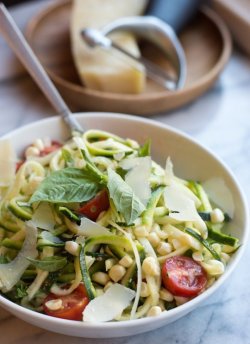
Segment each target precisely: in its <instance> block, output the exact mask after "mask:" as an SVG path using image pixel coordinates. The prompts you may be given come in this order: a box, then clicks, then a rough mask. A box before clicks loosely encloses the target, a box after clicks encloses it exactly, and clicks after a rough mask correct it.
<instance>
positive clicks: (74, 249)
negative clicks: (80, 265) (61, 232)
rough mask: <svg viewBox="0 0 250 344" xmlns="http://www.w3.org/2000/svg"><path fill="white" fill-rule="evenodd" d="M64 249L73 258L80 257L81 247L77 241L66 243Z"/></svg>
mask: <svg viewBox="0 0 250 344" xmlns="http://www.w3.org/2000/svg"><path fill="white" fill-rule="evenodd" d="M64 248H65V250H66V251H67V252H69V253H70V254H72V256H78V254H79V245H78V244H77V243H76V242H75V241H66V243H65V246H64Z"/></svg>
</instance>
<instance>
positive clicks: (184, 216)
mask: <svg viewBox="0 0 250 344" xmlns="http://www.w3.org/2000/svg"><path fill="white" fill-rule="evenodd" d="M41 140H42V139H41ZM42 142H43V140H42ZM44 144H45V143H44ZM34 146H35V143H33V144H32V145H31V147H34ZM149 148H150V144H149V143H146V144H145V146H140V145H139V144H138V143H137V142H136V141H133V140H130V139H123V138H120V137H118V136H116V135H113V134H110V133H107V132H104V131H99V130H89V131H87V132H85V133H84V134H83V135H82V136H80V135H79V136H76V137H74V138H72V140H71V141H69V142H66V143H65V144H64V145H61V147H59V146H58V145H57V149H55V150H54V151H51V152H49V154H45V155H44V154H40V155H39V156H38V155H37V154H34V156H32V155H30V154H29V155H28V156H26V158H25V160H24V161H23V164H22V166H21V167H20V168H19V169H18V170H17V171H16V175H15V178H14V180H13V181H12V183H11V185H10V186H9V187H8V188H7V189H6V187H5V188H2V190H1V195H2V199H1V202H0V240H1V242H0V243H1V247H0V263H1V264H0V272H1V265H2V264H6V263H7V262H10V261H13V260H14V259H15V257H19V255H20V252H21V251H20V250H21V248H22V246H23V242H24V240H25V235H26V234H25V233H26V231H25V228H26V222H27V221H31V223H33V225H35V224H36V227H37V233H38V234H37V244H36V247H35V248H34V249H37V256H36V258H35V259H33V260H31V261H30V264H29V266H28V267H25V269H24V271H21V270H20V271H21V272H22V273H21V272H20V271H19V273H21V275H22V276H21V278H20V280H19V281H18V282H17V283H16V284H15V286H14V287H13V288H12V289H11V290H8V288H6V286H5V285H4V283H3V281H1V273H0V286H1V288H0V290H1V292H2V294H3V295H4V296H6V297H8V298H9V299H11V300H13V301H14V302H16V303H19V304H21V305H23V306H25V307H29V308H31V309H34V310H37V311H43V309H44V307H43V306H42V305H43V302H44V299H46V297H47V296H48V294H50V293H53V294H54V295H57V297H65V295H69V294H71V293H72V292H73V291H74V290H76V288H78V286H79V284H81V283H84V284H85V289H86V293H87V295H88V297H89V299H95V298H96V297H97V296H98V295H99V296H101V295H105V293H106V291H107V290H108V289H109V287H110V286H111V285H112V284H115V283H118V284H121V285H123V286H124V288H127V289H130V290H132V291H133V293H134V294H131V293H130V298H131V297H132V296H131V295H134V298H133V300H132V301H130V303H129V306H128V307H126V309H124V310H123V312H122V313H121V314H117V315H116V316H115V318H114V319H110V320H116V321H122V320H129V319H138V318H142V317H145V316H147V315H152V313H153V311H152V309H153V308H154V307H158V308H157V309H158V313H159V312H163V311H168V310H169V309H171V308H174V307H176V306H178V305H179V299H178V297H177V296H176V295H172V294H171V293H170V292H169V291H166V289H165V288H164V287H163V286H162V276H161V268H162V265H163V264H164V263H165V262H166V260H167V259H169V258H170V257H175V256H188V257H192V259H193V260H195V261H196V262H198V263H199V264H200V265H201V266H202V267H203V269H204V270H205V271H206V275H207V284H206V288H207V287H210V286H211V285H212V284H213V283H214V282H215V281H216V279H217V278H219V276H220V275H221V274H223V272H224V270H225V266H226V264H227V262H228V260H229V259H230V256H231V255H232V254H233V252H234V251H235V250H236V249H237V247H238V240H237V238H234V237H232V236H229V235H227V234H225V233H222V231H223V230H224V227H225V228H226V225H227V222H228V221H229V220H230V219H229V217H228V216H227V214H225V213H224V212H223V211H222V209H219V207H218V205H216V204H214V203H213V202H212V201H211V200H210V199H209V197H208V195H207V194H206V192H205V191H204V189H203V188H202V184H200V183H198V182H196V181H187V180H183V179H181V178H178V177H176V176H175V175H174V172H173V165H172V162H171V160H170V158H168V160H167V164H166V168H165V169H164V168H162V167H161V166H159V165H158V164H157V163H156V162H154V161H152V160H151V157H150V151H149ZM30 151H31V150H29V152H30ZM26 155H27V154H26ZM172 158H173V159H174V157H172ZM145 159H146V160H145ZM145 169H148V170H147V171H145ZM145 175H148V176H149V178H147V180H144V179H143V178H144V177H143V176H145ZM145 190H146V191H147V192H145ZM91 202H92V203H91ZM41 205H42V207H41ZM39 216H40V217H42V218H40V219H39V218H37V217H39ZM82 217H88V218H89V219H90V220H88V221H91V220H92V222H88V221H84V222H83V221H81V218H82ZM32 221H33V222H32ZM84 226H85V227H84ZM86 226H90V228H91V230H90V229H89V228H88V230H86V228H87V227H86ZM26 258H29V257H26ZM147 262H150V263H147ZM146 263H147V264H146ZM150 264H151V265H150ZM26 265H27V264H26ZM19 268H20V267H19ZM20 269H21V268H20ZM13 273H15V271H13ZM164 295H165V296H164ZM166 295H167V297H166ZM187 301H188V299H187Z"/></svg>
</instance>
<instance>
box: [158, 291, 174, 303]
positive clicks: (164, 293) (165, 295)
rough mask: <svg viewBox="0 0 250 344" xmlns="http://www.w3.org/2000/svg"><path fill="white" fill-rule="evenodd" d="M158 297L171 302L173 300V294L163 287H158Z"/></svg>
mask: <svg viewBox="0 0 250 344" xmlns="http://www.w3.org/2000/svg"><path fill="white" fill-rule="evenodd" d="M160 299H162V300H164V301H167V302H172V301H173V300H174V296H173V295H172V294H171V293H170V292H169V291H168V290H167V289H165V288H161V289H160Z"/></svg>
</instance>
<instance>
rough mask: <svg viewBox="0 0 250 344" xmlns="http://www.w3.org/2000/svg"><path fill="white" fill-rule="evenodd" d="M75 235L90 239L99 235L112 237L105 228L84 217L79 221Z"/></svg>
mask: <svg viewBox="0 0 250 344" xmlns="http://www.w3.org/2000/svg"><path fill="white" fill-rule="evenodd" d="M77 235H83V236H86V237H91V236H101V235H112V233H110V231H109V230H108V229H107V228H105V227H103V226H101V225H99V224H98V223H96V222H93V221H91V220H89V219H88V218H86V217H83V218H82V219H81V224H80V226H79V229H78V231H77Z"/></svg>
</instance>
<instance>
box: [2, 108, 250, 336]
mask: <svg viewBox="0 0 250 344" xmlns="http://www.w3.org/2000/svg"><path fill="white" fill-rule="evenodd" d="M74 115H75V116H76V118H80V119H83V122H84V118H86V117H87V118H89V119H91V118H96V119H104V120H105V119H107V118H109V119H118V120H119V119H122V120H127V121H128V122H139V123H144V124H146V125H149V126H152V127H155V128H158V129H164V130H166V131H169V132H172V133H173V134H176V135H177V136H179V137H183V138H184V139H186V140H188V141H190V142H191V143H193V144H195V145H196V146H198V147H199V148H200V149H202V150H203V151H205V153H206V154H208V155H210V156H211V157H212V158H213V159H214V160H216V161H217V162H218V163H219V164H220V165H221V166H222V168H223V169H224V170H225V171H226V173H227V174H228V175H229V177H230V179H231V180H232V182H233V184H234V186H235V187H236V189H237V191H238V193H239V196H240V199H241V202H242V206H243V214H244V221H243V223H244V228H243V229H244V231H243V235H242V243H245V244H244V245H242V246H241V247H240V248H239V249H238V250H237V252H235V256H234V259H233V260H232V261H231V263H230V264H229V265H228V266H227V268H226V270H225V272H224V274H223V275H222V276H220V278H219V279H218V280H217V281H216V282H215V283H214V284H213V285H212V286H211V287H209V288H208V289H206V290H205V291H204V292H203V293H202V294H200V295H199V296H197V297H195V298H194V299H192V300H190V301H188V302H187V303H185V304H183V305H181V306H178V307H176V308H174V309H172V310H170V311H167V312H162V313H161V314H160V315H159V316H157V317H148V318H147V317H146V318H141V319H133V320H126V321H121V322H112V321H111V322H102V323H91V322H86V323H84V322H80V321H74V320H65V319H59V318H54V317H49V316H47V315H45V314H41V313H38V312H35V311H33V310H30V309H27V308H24V307H23V306H20V305H17V304H16V303H14V302H12V301H10V300H8V299H6V298H5V297H4V296H2V295H0V306H1V305H3V307H4V308H5V309H9V310H11V312H12V313H14V314H15V311H17V313H19V314H21V313H22V314H23V315H25V316H27V318H29V317H33V318H34V317H35V318H36V319H37V320H41V321H44V322H45V323H47V322H50V323H53V324H54V325H59V327H58V329H60V328H61V327H63V326H69V327H70V328H71V329H73V328H74V329H82V331H84V329H93V330H94V329H95V330H104V329H116V330H117V329H122V328H130V329H132V328H135V327H137V326H138V325H145V328H146V325H149V324H152V322H157V321H158V320H159V319H160V318H161V320H163V319H165V320H166V321H167V319H169V318H174V319H177V317H178V315H179V317H180V316H181V314H183V315H184V314H186V313H188V312H189V311H191V310H192V309H194V308H195V307H196V306H197V305H199V304H200V303H202V302H204V301H205V300H207V299H208V298H209V297H210V296H211V295H212V294H213V293H214V292H215V291H216V290H217V289H218V288H219V287H220V286H221V285H222V284H224V282H225V281H226V280H227V279H228V278H229V276H230V275H231V273H232V272H233V270H234V269H235V268H236V266H237V265H238V263H239V261H240V259H241V258H242V256H243V253H244V251H245V249H246V246H247V245H246V244H247V238H248V236H249V232H250V231H249V229H250V228H249V211H248V205H247V200H246V196H245V194H244V192H243V190H242V189H241V186H240V185H239V183H238V181H237V180H236V178H235V176H234V175H233V173H232V172H231V170H230V169H229V167H227V166H226V164H225V163H224V162H223V160H222V159H221V158H219V157H218V156H216V155H215V154H214V153H213V152H212V151H211V150H210V149H209V148H207V147H204V146H203V145H202V144H201V143H199V142H198V141H197V140H196V139H194V138H192V137H191V136H190V135H188V134H186V133H184V132H183V131H181V130H179V129H176V128H173V127H172V126H170V125H167V124H163V123H161V122H157V121H155V120H152V119H148V118H142V117H138V116H132V115H127V114H120V113H108V112H107V113H105V112H85V113H84V112H80V113H76V114H74ZM60 121H61V118H60V117H56V116H55V117H49V118H44V119H42V120H39V121H35V122H32V123H29V124H27V125H24V126H22V127H20V128H18V129H15V130H13V131H11V132H9V133H7V134H5V135H4V136H2V137H1V139H5V138H11V137H14V136H15V135H16V134H18V133H19V132H21V131H22V130H26V129H31V128H32V127H39V126H40V125H51V124H53V123H54V124H55V123H56V122H60ZM38 326H39V325H38ZM149 330H150V329H148V330H144V331H143V332H146V331H149ZM110 337H112V335H110Z"/></svg>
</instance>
